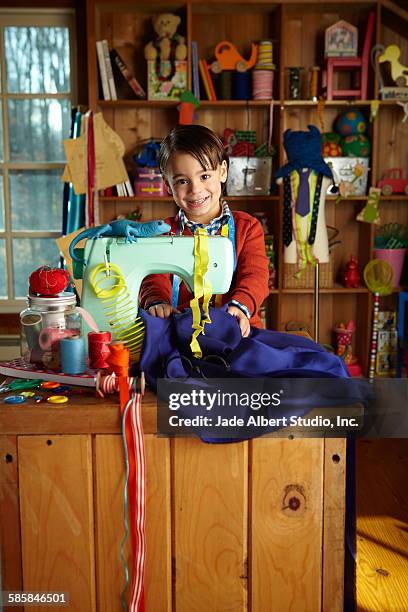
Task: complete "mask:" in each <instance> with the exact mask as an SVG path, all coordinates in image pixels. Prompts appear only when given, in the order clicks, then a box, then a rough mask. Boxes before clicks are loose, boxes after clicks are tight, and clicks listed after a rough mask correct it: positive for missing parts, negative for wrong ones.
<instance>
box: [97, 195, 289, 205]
mask: <svg viewBox="0 0 408 612" xmlns="http://www.w3.org/2000/svg"><path fill="white" fill-rule="evenodd" d="M279 199H280V198H279V196H225V200H227V202H242V203H245V202H252V203H256V202H278V201H279ZM99 202H101V203H103V202H124V203H126V202H171V203H173V204H174V200H173V198H171V197H158V196H151V197H148V198H147V197H140V196H139V197H137V196H132V197H130V196H128V197H123V196H100V197H99Z"/></svg>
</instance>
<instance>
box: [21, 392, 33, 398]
mask: <svg viewBox="0 0 408 612" xmlns="http://www.w3.org/2000/svg"><path fill="white" fill-rule="evenodd" d="M20 395H22V396H23V397H34V395H35V392H34V391H21V393H20Z"/></svg>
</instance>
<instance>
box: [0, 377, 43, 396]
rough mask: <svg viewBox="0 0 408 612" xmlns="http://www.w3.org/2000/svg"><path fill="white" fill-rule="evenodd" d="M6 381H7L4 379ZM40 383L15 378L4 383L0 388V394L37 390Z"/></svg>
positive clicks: (40, 381) (38, 381) (39, 381)
mask: <svg viewBox="0 0 408 612" xmlns="http://www.w3.org/2000/svg"><path fill="white" fill-rule="evenodd" d="M6 380H7V379H6ZM41 383H42V380H27V379H26V378H16V379H14V380H11V381H7V382H6V381H5V382H4V383H3V384H2V386H0V393H7V392H8V391H21V390H22V389H37V388H38V387H39V386H40V385H41Z"/></svg>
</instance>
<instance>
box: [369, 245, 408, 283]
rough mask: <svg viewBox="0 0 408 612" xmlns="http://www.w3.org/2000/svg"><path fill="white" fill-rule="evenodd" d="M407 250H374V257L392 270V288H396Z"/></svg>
mask: <svg viewBox="0 0 408 612" xmlns="http://www.w3.org/2000/svg"><path fill="white" fill-rule="evenodd" d="M406 250H407V249H375V250H374V257H375V258H376V259H383V260H384V261H388V263H389V264H390V265H391V266H392V267H393V268H394V288H396V287H398V285H399V282H400V280H401V273H402V268H403V266H404V259H405V253H406Z"/></svg>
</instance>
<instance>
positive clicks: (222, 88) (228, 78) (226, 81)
mask: <svg viewBox="0 0 408 612" xmlns="http://www.w3.org/2000/svg"><path fill="white" fill-rule="evenodd" d="M232 74H233V72H232V70H223V71H222V72H221V73H220V75H219V94H220V95H219V98H220V100H231V98H232Z"/></svg>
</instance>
